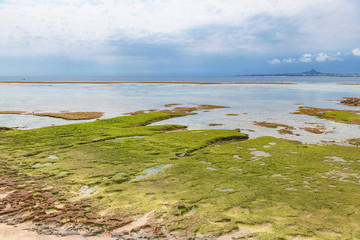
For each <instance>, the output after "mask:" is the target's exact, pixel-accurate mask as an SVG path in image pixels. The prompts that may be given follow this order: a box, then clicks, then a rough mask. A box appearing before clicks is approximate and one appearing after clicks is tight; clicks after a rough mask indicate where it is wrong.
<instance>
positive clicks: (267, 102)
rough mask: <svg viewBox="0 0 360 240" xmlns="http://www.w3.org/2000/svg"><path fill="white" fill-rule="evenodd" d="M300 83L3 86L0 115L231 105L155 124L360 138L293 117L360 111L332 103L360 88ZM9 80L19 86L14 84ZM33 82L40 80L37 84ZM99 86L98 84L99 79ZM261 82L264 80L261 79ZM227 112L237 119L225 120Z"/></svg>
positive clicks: (110, 113)
mask: <svg viewBox="0 0 360 240" xmlns="http://www.w3.org/2000/svg"><path fill="white" fill-rule="evenodd" d="M241 78H244V81H243V82H251V81H253V82H256V81H258V80H257V79H258V78H261V79H263V78H264V77H253V78H251V77H248V78H246V79H245V77H241ZM265 78H266V79H267V80H266V81H267V82H292V81H293V82H295V79H294V78H293V77H285V78H279V79H278V80H277V78H275V77H271V78H270V79H269V78H267V77H265ZM43 79H44V81H51V80H54V79H53V78H48V79H46V78H45V77H44V78H43ZM63 79H64V78H63ZM173 79H174V78H173ZM176 79H177V80H174V81H176V82H177V81H183V80H179V78H176ZM202 79H203V78H201V79H198V78H196V79H195V81H197V82H200V80H201V81H203V80H202ZM221 79H222V82H230V81H227V80H228V78H221ZM300 79H301V80H299V81H297V83H298V84H292V85H278V84H266V85H261V84H244V85H242V84H220V85H192V84H139V83H124V84H110V85H109V84H96V85H95V84H32V83H31V84H24V83H16V84H15V83H1V84H0V90H1V91H0V92H1V95H0V111H6V110H22V111H40V112H58V111H63V110H68V111H101V112H104V113H105V116H104V118H110V117H116V116H122V115H125V114H126V113H128V112H132V111H137V110H147V109H161V108H163V109H166V108H165V107H164V105H165V104H170V103H178V104H182V105H184V106H191V105H192V104H214V105H224V106H229V107H230V108H226V109H215V110H211V111H210V112H199V114H197V115H193V116H186V117H182V118H175V119H169V120H166V121H163V122H160V123H156V124H164V123H173V124H184V125H188V126H189V129H190V130H191V129H234V128H240V129H243V130H242V131H243V132H244V133H247V134H249V135H250V137H252V138H253V137H258V136H264V135H270V136H275V137H286V138H289V139H296V140H300V141H303V142H307V143H318V142H320V141H321V140H331V141H340V140H345V139H349V138H355V137H359V136H360V128H359V126H356V125H347V124H341V123H332V122H329V121H325V120H322V119H317V118H315V117H310V116H305V115H293V114H290V112H294V111H296V110H297V108H298V106H299V105H298V104H303V105H305V106H312V107H322V108H336V109H352V110H360V107H350V106H344V105H339V104H338V102H336V101H333V100H339V99H341V98H342V97H359V95H360V85H338V84H337V83H338V82H339V81H338V80H336V79H338V78H336V79H335V78H331V79H330V80H329V81H325V78H323V77H318V78H315V80H311V81H310V80H308V79H307V78H306V79H307V80H304V79H302V78H300ZM340 79H345V80H341V82H360V79H358V78H340ZM2 80H3V79H2ZM10 80H12V81H15V80H14V79H9V81H10ZM27 80H28V79H27ZM210 80H211V81H214V82H220V81H219V80H220V79H216V80H215V78H212V79H210ZM225 80H226V81H225ZM276 80H277V81H276ZM0 81H1V79H0ZM3 81H4V80H3ZM34 81H39V79H36V80H34ZM67 81H70V80H67ZM71 81H74V80H71ZM87 81H89V80H87ZM96 81H98V82H99V80H96ZM104 81H105V82H107V81H109V80H108V79H107V80H104ZM153 81H158V80H153ZM187 81H190V79H188V78H187ZM237 82H238V81H237ZM260 82H265V81H264V80H261V81H260ZM229 113H234V114H239V115H238V116H228V115H226V114H229ZM244 113H246V114H244ZM253 121H268V122H276V123H284V124H289V125H291V126H295V127H296V128H300V127H304V126H309V127H311V126H313V124H310V123H318V124H321V125H323V126H325V128H326V129H327V130H328V131H334V133H328V134H321V135H318V134H313V133H309V132H306V131H304V130H300V129H298V130H296V131H294V132H295V133H298V134H300V136H295V135H279V134H278V132H277V131H276V130H275V129H269V128H264V127H259V126H255V125H254V124H253ZM73 122H81V121H66V120H62V119H55V118H49V117H37V116H28V115H8V114H6V115H0V126H6V127H22V128H37V127H42V126H51V125H52V124H54V125H57V124H69V123H73ZM210 123H221V124H224V125H223V126H217V127H210V126H208V124H210ZM253 131H254V132H253Z"/></svg>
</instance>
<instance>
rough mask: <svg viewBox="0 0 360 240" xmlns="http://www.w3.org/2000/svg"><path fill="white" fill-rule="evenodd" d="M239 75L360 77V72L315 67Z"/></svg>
mask: <svg viewBox="0 0 360 240" xmlns="http://www.w3.org/2000/svg"><path fill="white" fill-rule="evenodd" d="M238 76H278V77H279V76H299V77H300V76H305V77H306V76H324V77H326V76H328V77H360V74H359V73H322V72H318V71H316V70H315V69H313V68H312V69H311V70H310V71H307V72H302V73H276V74H252V75H238Z"/></svg>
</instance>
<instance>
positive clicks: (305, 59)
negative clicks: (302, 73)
mask: <svg viewBox="0 0 360 240" xmlns="http://www.w3.org/2000/svg"><path fill="white" fill-rule="evenodd" d="M312 58H313V56H312V55H311V54H309V53H305V54H303V55H302V56H301V57H300V58H299V62H302V63H310V62H312Z"/></svg>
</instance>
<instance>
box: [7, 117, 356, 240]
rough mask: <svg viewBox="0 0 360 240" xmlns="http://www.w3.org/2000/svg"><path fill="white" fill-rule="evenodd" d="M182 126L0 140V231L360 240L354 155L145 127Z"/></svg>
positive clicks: (99, 126)
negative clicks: (16, 227)
mask: <svg viewBox="0 0 360 240" xmlns="http://www.w3.org/2000/svg"><path fill="white" fill-rule="evenodd" d="M185 115H186V113H182V112H171V111H167V112H150V113H142V114H137V115H131V116H125V117H118V118H111V119H102V120H98V121H94V122H88V123H81V124H70V125H63V126H52V127H45V128H39V129H32V130H24V131H11V132H8V133H0V202H1V204H0V221H1V222H3V223H9V224H20V223H23V222H25V223H28V224H30V226H29V227H28V228H29V229H30V230H33V231H36V232H38V233H41V234H46V235H48V234H57V235H63V236H69V235H70V236H75V237H79V234H80V235H83V236H97V235H99V234H108V236H110V237H111V238H112V239H129V238H143V239H153V238H156V239H188V238H193V239H210V238H211V239H216V238H219V239H231V238H232V237H237V238H240V237H241V238H252V239H296V238H298V239H358V238H360V214H359V213H360V209H359V205H358V203H359V202H360V196H359V194H358V192H359V191H360V157H359V156H360V148H357V147H346V146H336V145H321V146H319V145H305V144H302V143H300V142H297V141H290V140H282V139H277V138H272V137H260V138H256V139H251V140H248V139H247V135H245V134H243V133H239V132H237V131H232V130H201V131H200V130H199V131H196V130H191V131H186V130H184V129H185V126H181V125H158V126H148V124H149V123H152V122H156V121H161V120H163V119H168V118H172V117H180V116H185ZM174 130H182V131H174ZM140 176H141V177H140ZM0 236H1V235H0ZM75 237H74V238H75Z"/></svg>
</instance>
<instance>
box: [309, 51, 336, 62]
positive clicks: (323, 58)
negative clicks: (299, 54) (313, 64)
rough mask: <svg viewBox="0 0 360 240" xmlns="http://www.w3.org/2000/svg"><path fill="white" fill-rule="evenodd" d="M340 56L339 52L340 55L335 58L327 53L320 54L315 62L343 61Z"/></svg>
mask: <svg viewBox="0 0 360 240" xmlns="http://www.w3.org/2000/svg"><path fill="white" fill-rule="evenodd" d="M340 55H341V53H340V52H338V53H337V54H336V55H334V56H329V55H327V54H326V53H319V54H318V55H317V56H316V58H315V60H316V61H317V62H326V61H343V59H342V58H340V57H338V56H340Z"/></svg>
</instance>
